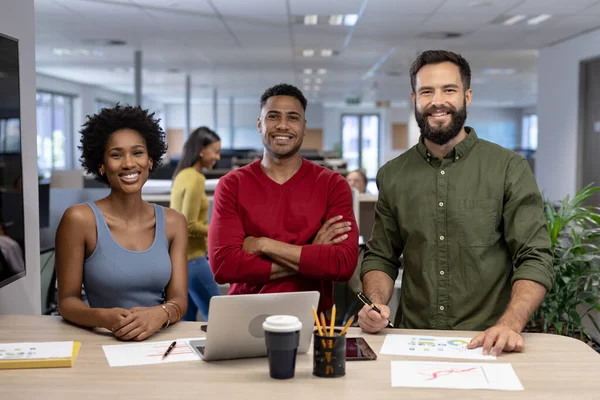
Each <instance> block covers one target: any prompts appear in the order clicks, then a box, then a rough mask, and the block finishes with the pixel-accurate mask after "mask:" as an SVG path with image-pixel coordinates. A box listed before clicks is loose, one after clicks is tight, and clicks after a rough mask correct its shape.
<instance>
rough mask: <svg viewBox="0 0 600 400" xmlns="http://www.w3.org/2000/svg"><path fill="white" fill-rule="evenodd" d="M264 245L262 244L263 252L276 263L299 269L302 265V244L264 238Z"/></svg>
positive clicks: (295, 269)
mask: <svg viewBox="0 0 600 400" xmlns="http://www.w3.org/2000/svg"><path fill="white" fill-rule="evenodd" d="M262 240H263V241H264V242H263V245H262V246H261V253H262V254H263V255H265V256H267V257H269V258H270V259H271V260H273V261H275V263H277V264H279V265H281V266H283V267H286V268H290V269H293V270H294V271H296V272H297V271H298V268H299V265H300V255H301V254H302V246H296V245H293V244H288V243H284V242H279V241H277V240H273V239H268V238H262Z"/></svg>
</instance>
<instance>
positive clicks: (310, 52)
mask: <svg viewBox="0 0 600 400" xmlns="http://www.w3.org/2000/svg"><path fill="white" fill-rule="evenodd" d="M302 55H303V56H304V57H312V56H314V55H315V51H314V50H313V49H304V50H302Z"/></svg>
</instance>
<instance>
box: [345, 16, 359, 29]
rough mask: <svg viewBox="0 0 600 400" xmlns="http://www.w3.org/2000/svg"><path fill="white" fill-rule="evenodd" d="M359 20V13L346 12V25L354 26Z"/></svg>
mask: <svg viewBox="0 0 600 400" xmlns="http://www.w3.org/2000/svg"><path fill="white" fill-rule="evenodd" d="M356 21H358V14H346V15H344V25H346V26H354V25H355V24H356Z"/></svg>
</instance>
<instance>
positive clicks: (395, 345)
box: [381, 335, 496, 360]
mask: <svg viewBox="0 0 600 400" xmlns="http://www.w3.org/2000/svg"><path fill="white" fill-rule="evenodd" d="M470 341H471V339H470V338H464V337H442V336H425V335H387V336H386V337H385V341H384V342H383V346H381V354H391V355H396V356H420V357H436V358H463V359H467V360H495V359H496V357H494V356H484V355H483V352H482V348H481V347H478V348H476V349H467V344H469V342H470Z"/></svg>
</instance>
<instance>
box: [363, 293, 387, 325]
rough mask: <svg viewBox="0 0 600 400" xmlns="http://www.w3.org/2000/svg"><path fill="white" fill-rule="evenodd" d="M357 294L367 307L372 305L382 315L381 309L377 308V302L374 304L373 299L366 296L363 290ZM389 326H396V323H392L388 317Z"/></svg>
mask: <svg viewBox="0 0 600 400" xmlns="http://www.w3.org/2000/svg"><path fill="white" fill-rule="evenodd" d="M357 296H358V299H359V300H360V301H362V302H363V304H364V305H366V306H367V307H371V308H372V309H373V311H376V312H377V313H379V315H381V310H380V309H379V308H377V306H376V305H375V304H373V302H372V301H371V300H369V298H368V297H367V296H365V295H364V294H363V293H362V292H359V293H358V295H357ZM388 326H389V327H390V328H393V327H394V325H392V323H391V322H390V320H389V319H388Z"/></svg>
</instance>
